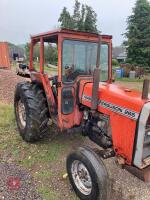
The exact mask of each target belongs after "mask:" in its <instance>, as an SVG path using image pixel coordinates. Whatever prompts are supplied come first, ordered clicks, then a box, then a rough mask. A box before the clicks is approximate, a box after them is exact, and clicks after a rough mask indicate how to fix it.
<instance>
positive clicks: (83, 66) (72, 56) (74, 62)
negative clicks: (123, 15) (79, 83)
mask: <svg viewBox="0 0 150 200" xmlns="http://www.w3.org/2000/svg"><path fill="white" fill-rule="evenodd" d="M97 46H98V45H97V43H93V42H84V41H76V40H64V41H63V53H62V76H63V82H73V81H74V80H75V79H76V78H77V76H79V75H91V76H92V75H93V72H94V69H95V68H96V59H97ZM108 49H109V47H108V45H107V44H102V45H101V54H100V56H101V59H100V60H101V63H100V68H101V73H100V80H101V81H107V80H108Z"/></svg>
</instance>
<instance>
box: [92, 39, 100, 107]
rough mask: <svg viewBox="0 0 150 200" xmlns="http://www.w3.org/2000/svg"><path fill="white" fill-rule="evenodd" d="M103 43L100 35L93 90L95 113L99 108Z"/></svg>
mask: <svg viewBox="0 0 150 200" xmlns="http://www.w3.org/2000/svg"><path fill="white" fill-rule="evenodd" d="M101 41H102V38H101V36H100V35H99V42H98V47H97V60H96V69H95V70H94V74H93V89H92V105H91V109H92V111H95V110H96V109H97V106H98V101H99V98H98V91H99V82H100V51H101Z"/></svg>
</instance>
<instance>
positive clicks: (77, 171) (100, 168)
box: [67, 147, 110, 200]
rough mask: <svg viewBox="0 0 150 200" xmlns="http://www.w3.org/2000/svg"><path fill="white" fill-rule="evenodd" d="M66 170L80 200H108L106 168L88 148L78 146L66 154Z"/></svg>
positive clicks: (108, 184) (108, 190)
mask: <svg viewBox="0 0 150 200" xmlns="http://www.w3.org/2000/svg"><path fill="white" fill-rule="evenodd" d="M67 172H68V176H69V180H70V183H71V185H72V187H73V189H74V191H75V193H76V195H77V196H78V197H79V198H80V199H81V200H109V192H110V183H109V178H108V173H107V170H106V168H105V166H104V163H103V162H102V160H101V159H100V158H99V157H98V155H97V154H96V153H95V152H94V151H92V150H91V149H90V148H88V147H86V148H85V147H80V148H78V149H77V151H75V152H73V153H71V154H70V155H69V156H68V158H67Z"/></svg>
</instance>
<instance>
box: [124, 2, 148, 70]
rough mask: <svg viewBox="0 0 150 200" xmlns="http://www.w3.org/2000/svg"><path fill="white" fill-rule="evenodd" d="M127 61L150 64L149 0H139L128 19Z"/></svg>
mask: <svg viewBox="0 0 150 200" xmlns="http://www.w3.org/2000/svg"><path fill="white" fill-rule="evenodd" d="M127 23H128V26H127V32H126V34H125V35H126V37H127V41H126V42H125V44H126V45H127V61H128V62H130V63H132V64H135V65H139V66H144V67H147V66H150V4H149V2H148V0H137V2H136V5H135V8H134V9H133V14H132V15H131V16H130V17H129V18H128V20H127Z"/></svg>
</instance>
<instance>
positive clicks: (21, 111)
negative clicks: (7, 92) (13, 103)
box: [18, 100, 26, 128]
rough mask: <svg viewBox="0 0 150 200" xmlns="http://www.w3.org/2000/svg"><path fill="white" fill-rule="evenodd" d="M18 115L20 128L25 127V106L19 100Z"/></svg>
mask: <svg viewBox="0 0 150 200" xmlns="http://www.w3.org/2000/svg"><path fill="white" fill-rule="evenodd" d="M18 116H19V121H20V125H21V128H25V126H26V111H25V106H24V104H23V103H22V101H21V100H19V101H18Z"/></svg>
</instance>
